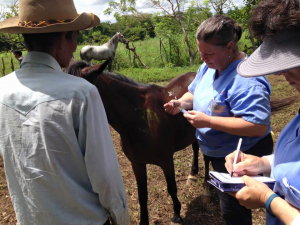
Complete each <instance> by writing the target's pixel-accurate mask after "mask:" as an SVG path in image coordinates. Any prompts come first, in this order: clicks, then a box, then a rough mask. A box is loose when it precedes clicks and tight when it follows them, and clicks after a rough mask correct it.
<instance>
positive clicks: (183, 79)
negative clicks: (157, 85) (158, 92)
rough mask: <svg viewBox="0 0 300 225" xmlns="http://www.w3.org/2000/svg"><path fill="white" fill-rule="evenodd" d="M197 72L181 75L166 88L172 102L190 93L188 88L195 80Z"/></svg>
mask: <svg viewBox="0 0 300 225" xmlns="http://www.w3.org/2000/svg"><path fill="white" fill-rule="evenodd" d="M195 76H196V72H187V73H184V74H181V75H179V76H177V77H175V78H174V79H172V80H171V81H170V83H169V84H168V85H166V86H165V87H164V88H165V89H166V91H167V92H168V94H169V96H170V100H172V99H174V98H177V99H178V98H180V97H181V96H182V95H183V94H184V93H186V92H187V91H188V86H189V85H190V84H191V83H192V81H193V80H194V79H195Z"/></svg>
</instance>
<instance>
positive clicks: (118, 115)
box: [96, 74, 145, 133]
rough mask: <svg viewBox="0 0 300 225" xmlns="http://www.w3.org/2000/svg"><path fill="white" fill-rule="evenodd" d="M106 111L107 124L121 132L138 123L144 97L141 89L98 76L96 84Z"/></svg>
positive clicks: (108, 76) (108, 77)
mask: <svg viewBox="0 0 300 225" xmlns="http://www.w3.org/2000/svg"><path fill="white" fill-rule="evenodd" d="M96 86H97V88H98V90H99V92H100V96H101V98H102V101H103V104H104V108H105V110H106V114H107V118H108V122H109V124H110V125H111V126H112V127H113V128H114V129H115V130H116V131H117V132H119V133H120V132H121V131H122V130H123V129H124V128H125V124H127V125H126V126H128V124H130V126H131V125H132V126H134V124H135V123H138V122H139V123H140V121H139V118H140V116H139V114H141V111H142V110H143V105H144V102H145V96H144V92H143V90H142V89H143V88H140V87H138V86H134V85H130V84H127V83H125V82H122V81H119V80H116V79H115V78H113V77H110V75H108V74H105V75H104V74H102V75H100V76H99V79H98V82H97V84H96Z"/></svg>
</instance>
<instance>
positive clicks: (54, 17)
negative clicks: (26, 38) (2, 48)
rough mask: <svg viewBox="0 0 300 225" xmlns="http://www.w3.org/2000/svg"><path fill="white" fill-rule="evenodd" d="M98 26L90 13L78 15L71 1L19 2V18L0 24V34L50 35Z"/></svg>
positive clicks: (31, 0) (97, 19) (97, 20)
mask: <svg viewBox="0 0 300 225" xmlns="http://www.w3.org/2000/svg"><path fill="white" fill-rule="evenodd" d="M99 24H100V19H99V18H98V17H97V16H96V15H94V14H92V13H81V14H78V13H77V11H76V8H75V6H74V2H73V0H20V2H19V16H16V17H12V18H9V19H7V20H4V21H3V22H0V33H52V32H65V31H73V30H84V29H88V28H92V27H95V26H97V25H99Z"/></svg>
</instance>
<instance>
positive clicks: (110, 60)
mask: <svg viewBox="0 0 300 225" xmlns="http://www.w3.org/2000/svg"><path fill="white" fill-rule="evenodd" d="M112 61H113V58H109V61H108V71H109V72H111V65H112Z"/></svg>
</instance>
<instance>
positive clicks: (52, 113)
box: [0, 52, 129, 225]
mask: <svg viewBox="0 0 300 225" xmlns="http://www.w3.org/2000/svg"><path fill="white" fill-rule="evenodd" d="M0 130H1V133H0V153H1V155H2V156H3V159H4V169H5V174H6V178H7V183H8V188H9V192H10V196H11V200H12V203H13V206H14V209H15V212H16V216H17V219H18V223H19V224H20V225H28V224H39V225H40V224H43V225H45V224H51V225H53V224H55V225H58V224H72V225H74V224H80V225H82V224H100V225H102V224H104V223H105V222H106V220H107V218H108V216H111V219H112V222H113V224H124V225H126V224H129V214H128V210H127V199H126V192H125V188H124V184H123V180H122V176H121V172H120V167H119V164H118V159H117V156H116V153H115V149H114V146H113V143H112V139H111V135H110V130H109V126H108V122H107V118H106V113H105V111H104V107H103V104H102V101H101V98H100V96H99V93H98V91H97V89H96V87H95V86H93V85H91V84H90V83H88V82H87V81H85V80H84V79H81V78H78V77H74V76H71V75H68V74H66V73H63V72H62V70H61V68H60V66H59V65H58V63H57V62H56V60H55V59H54V58H53V57H51V56H50V55H48V54H45V53H41V52H28V53H27V54H26V56H25V58H24V60H23V62H22V64H21V69H20V70H17V71H15V72H13V73H11V74H9V75H7V76H5V77H3V78H0Z"/></svg>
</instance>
